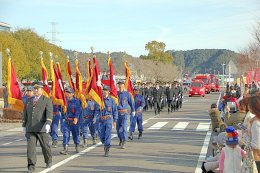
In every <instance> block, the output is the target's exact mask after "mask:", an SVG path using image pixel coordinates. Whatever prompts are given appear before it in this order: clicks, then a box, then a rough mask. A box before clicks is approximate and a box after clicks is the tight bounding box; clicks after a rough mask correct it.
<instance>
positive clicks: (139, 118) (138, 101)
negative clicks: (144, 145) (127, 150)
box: [129, 87, 145, 140]
mask: <svg viewBox="0 0 260 173" xmlns="http://www.w3.org/2000/svg"><path fill="white" fill-rule="evenodd" d="M134 102H135V116H133V117H131V121H130V122H131V124H130V129H129V131H130V135H129V139H130V140H133V139H134V137H133V133H134V132H135V126H136V123H137V126H138V131H139V135H138V139H140V138H141V137H142V134H143V114H142V113H143V109H144V107H145V100H144V96H142V95H141V94H139V88H138V87H135V88H134Z"/></svg>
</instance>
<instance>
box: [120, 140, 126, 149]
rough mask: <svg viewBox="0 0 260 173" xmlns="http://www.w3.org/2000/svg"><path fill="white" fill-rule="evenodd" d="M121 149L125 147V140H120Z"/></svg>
mask: <svg viewBox="0 0 260 173" xmlns="http://www.w3.org/2000/svg"><path fill="white" fill-rule="evenodd" d="M121 149H125V141H122V144H121Z"/></svg>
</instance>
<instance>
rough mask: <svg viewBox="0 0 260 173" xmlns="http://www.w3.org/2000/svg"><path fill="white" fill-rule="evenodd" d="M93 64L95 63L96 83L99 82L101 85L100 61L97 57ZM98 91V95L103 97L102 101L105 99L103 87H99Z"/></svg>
mask: <svg viewBox="0 0 260 173" xmlns="http://www.w3.org/2000/svg"><path fill="white" fill-rule="evenodd" d="M93 63H94V70H93V71H94V74H93V75H95V79H96V82H99V83H100V85H101V79H100V76H99V74H100V70H99V66H98V60H97V58H96V56H95V55H94V56H93ZM97 89H98V95H99V96H100V97H101V99H103V97H102V88H101V86H97Z"/></svg>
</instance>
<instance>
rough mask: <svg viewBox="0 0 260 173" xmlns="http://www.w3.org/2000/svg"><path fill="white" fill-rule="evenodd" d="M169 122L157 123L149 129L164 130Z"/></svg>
mask: <svg viewBox="0 0 260 173" xmlns="http://www.w3.org/2000/svg"><path fill="white" fill-rule="evenodd" d="M167 123H168V122H157V123H155V124H154V125H152V126H151V127H149V128H148V129H149V130H158V129H160V128H162V127H163V126H165V125H166V124H167Z"/></svg>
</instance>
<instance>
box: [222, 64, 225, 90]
mask: <svg viewBox="0 0 260 173" xmlns="http://www.w3.org/2000/svg"><path fill="white" fill-rule="evenodd" d="M225 65H226V64H224V63H223V64H222V66H223V75H222V84H223V87H224V81H225V77H224V75H225Z"/></svg>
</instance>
